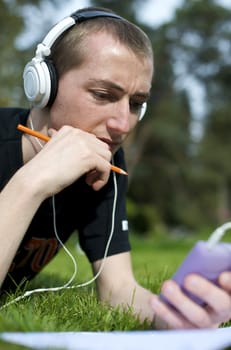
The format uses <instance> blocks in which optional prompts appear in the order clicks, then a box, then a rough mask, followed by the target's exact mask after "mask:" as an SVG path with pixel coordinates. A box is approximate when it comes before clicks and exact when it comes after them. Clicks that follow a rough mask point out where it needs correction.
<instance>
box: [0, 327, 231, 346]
mask: <svg viewBox="0 0 231 350" xmlns="http://www.w3.org/2000/svg"><path fill="white" fill-rule="evenodd" d="M0 339H2V340H5V341H8V342H11V343H15V344H18V345H24V346H28V347H30V348H32V349H38V350H47V349H51V348H52V349H66V350H153V349H155V350H168V349H170V350H221V349H222V350H223V349H224V348H227V347H228V346H230V349H231V327H228V328H221V329H214V330H188V331H131V332H57V333H56V332H51V333H49V332H38V333H37V332H36V333H33V332H32V333H8V332H6V333H0Z"/></svg>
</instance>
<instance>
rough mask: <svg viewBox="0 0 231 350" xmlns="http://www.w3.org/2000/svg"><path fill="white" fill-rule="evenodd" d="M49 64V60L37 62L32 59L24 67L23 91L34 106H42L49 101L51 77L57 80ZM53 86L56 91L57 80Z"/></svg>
mask: <svg viewBox="0 0 231 350" xmlns="http://www.w3.org/2000/svg"><path fill="white" fill-rule="evenodd" d="M51 66H52V65H51V63H50V62H48V63H47V62H45V61H41V62H38V61H37V60H36V59H32V60H31V61H30V62H29V63H27V65H26V67H25V69H24V72H23V80H24V91H25V94H26V97H27V99H28V101H30V102H31V103H32V105H33V106H34V107H38V108H44V107H45V106H47V104H48V102H49V101H50V97H51V79H53V80H55V81H57V78H55V75H56V73H55V72H54V68H51ZM50 72H51V73H50ZM55 86H56V87H55V92H56V91H57V82H55ZM55 92H54V93H55ZM54 93H52V98H54Z"/></svg>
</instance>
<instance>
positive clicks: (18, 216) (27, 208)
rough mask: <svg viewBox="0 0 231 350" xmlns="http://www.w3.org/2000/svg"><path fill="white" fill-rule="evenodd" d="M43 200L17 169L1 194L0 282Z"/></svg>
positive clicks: (31, 183)
mask: <svg viewBox="0 0 231 350" xmlns="http://www.w3.org/2000/svg"><path fill="white" fill-rule="evenodd" d="M42 200H43V195H42V193H40V192H39V191H37V189H36V186H34V183H33V181H31V182H28V179H27V177H26V176H25V172H24V170H19V171H18V172H17V173H16V174H15V175H14V176H13V177H12V179H11V180H10V181H9V183H8V184H7V185H6V186H5V188H4V189H3V190H2V192H1V193H0V239H1V245H0V263H1V268H0V285H1V284H2V282H3V281H4V278H5V276H6V273H7V272H8V269H9V267H10V265H11V262H12V260H13V258H14V256H15V253H16V251H17V249H18V246H19V244H20V242H21V240H22V239H23V237H24V234H25V232H26V230H27V228H28V226H29V224H30V222H31V219H32V217H33V216H34V214H35V212H36V210H37V209H38V207H39V205H40V204H41V202H42Z"/></svg>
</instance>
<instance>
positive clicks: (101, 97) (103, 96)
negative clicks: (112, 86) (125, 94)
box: [92, 90, 116, 102]
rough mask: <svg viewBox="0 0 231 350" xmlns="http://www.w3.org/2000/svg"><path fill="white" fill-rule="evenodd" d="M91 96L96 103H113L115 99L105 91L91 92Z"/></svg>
mask: <svg viewBox="0 0 231 350" xmlns="http://www.w3.org/2000/svg"><path fill="white" fill-rule="evenodd" d="M92 95H93V97H94V99H95V100H98V101H109V102H114V101H115V100H116V97H115V96H113V95H112V94H111V93H109V92H107V91H101V90H94V91H92Z"/></svg>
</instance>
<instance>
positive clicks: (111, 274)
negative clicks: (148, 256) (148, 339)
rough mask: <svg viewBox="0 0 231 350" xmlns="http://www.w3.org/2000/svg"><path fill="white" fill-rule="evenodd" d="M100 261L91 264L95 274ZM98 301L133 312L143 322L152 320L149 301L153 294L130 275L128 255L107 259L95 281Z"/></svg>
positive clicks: (118, 255) (122, 254) (130, 268)
mask: <svg viewBox="0 0 231 350" xmlns="http://www.w3.org/2000/svg"><path fill="white" fill-rule="evenodd" d="M101 263H102V261H97V262H95V263H94V264H93V270H94V273H95V274H96V273H97V272H98V271H99V268H100V266H101ZM96 283H97V291H98V296H99V299H100V300H102V301H105V302H107V303H109V304H110V305H112V306H117V305H121V306H122V307H126V308H127V307H129V308H132V309H133V310H134V313H136V314H137V315H138V316H139V318H140V319H141V320H142V321H143V320H145V319H147V320H148V321H152V320H153V310H152V308H151V303H150V302H151V299H152V296H153V294H152V293H151V292H150V291H149V290H147V289H145V288H143V287H142V286H140V285H139V284H138V283H137V282H136V280H135V278H134V275H133V273H132V266H131V259H130V253H121V254H117V255H114V256H111V257H108V258H107V259H106V261H105V265H104V268H103V271H102V273H101V274H100V276H99V277H98V279H97V280H96Z"/></svg>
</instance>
